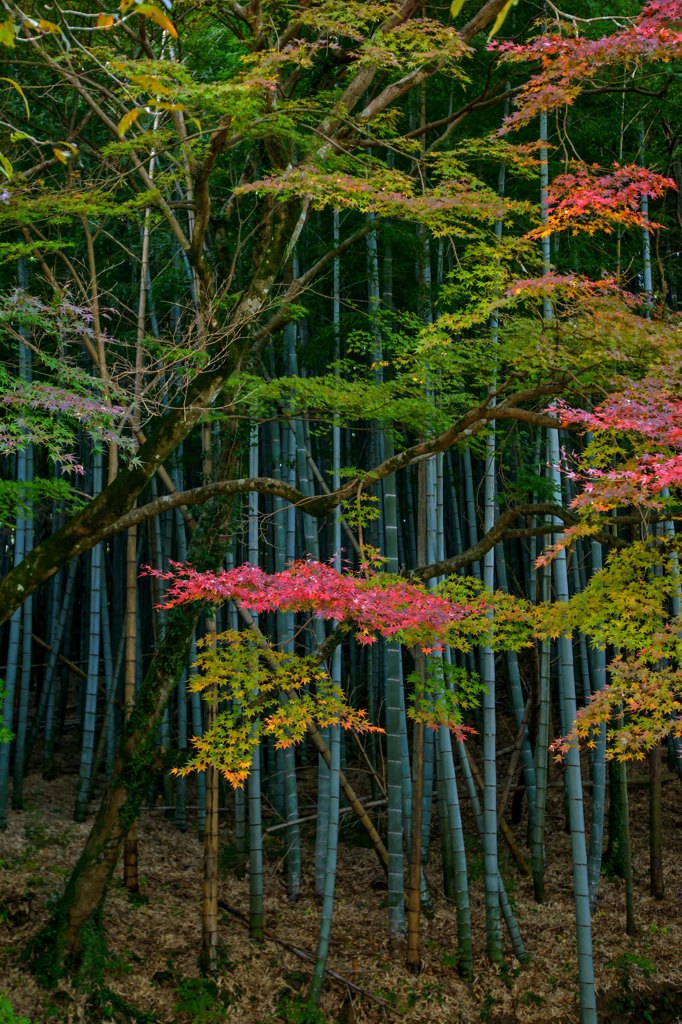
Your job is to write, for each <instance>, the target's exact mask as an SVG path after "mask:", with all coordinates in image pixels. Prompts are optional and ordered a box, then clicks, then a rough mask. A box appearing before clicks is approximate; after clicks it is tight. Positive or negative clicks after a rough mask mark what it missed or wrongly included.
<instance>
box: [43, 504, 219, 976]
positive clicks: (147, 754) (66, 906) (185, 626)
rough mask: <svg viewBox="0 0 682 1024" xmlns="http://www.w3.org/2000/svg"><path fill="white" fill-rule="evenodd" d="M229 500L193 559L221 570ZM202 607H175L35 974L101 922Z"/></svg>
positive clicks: (67, 955)
mask: <svg viewBox="0 0 682 1024" xmlns="http://www.w3.org/2000/svg"><path fill="white" fill-rule="evenodd" d="M231 518H232V503H231V502H230V503H229V504H228V503H225V502H224V501H221V500H220V499H216V500H215V501H213V502H211V503H209V504H208V505H207V506H206V507H205V509H204V510H203V512H202V515H201V518H200V520H199V525H198V528H197V531H196V533H195V534H194V537H193V538H192V543H191V545H190V551H189V557H190V560H191V561H192V564H193V565H194V566H196V567H197V568H198V569H200V570H208V569H216V568H217V567H218V566H219V565H220V562H221V561H222V557H223V555H224V552H225V549H226V546H227V540H228V531H229V525H230V520H231ZM202 610H203V605H202V603H200V602H192V603H190V604H186V605H180V606H178V607H176V608H173V609H171V611H170V612H169V614H168V618H167V622H166V631H165V634H164V638H163V643H162V644H161V645H160V646H159V649H158V650H157V652H156V654H155V656H154V659H153V661H152V663H151V665H150V667H149V670H148V671H147V674H146V676H145V678H144V681H143V684H142V687H141V689H140V692H139V695H138V699H137V702H136V705H135V708H134V709H133V711H132V714H131V716H130V719H129V722H128V725H127V728H126V731H125V733H124V736H123V740H122V743H121V747H120V750H119V753H118V756H117V760H116V766H115V769H114V775H113V778H112V780H111V783H110V784H109V787H108V789H107V791H106V794H105V796H104V799H103V800H102V804H101V806H100V808H99V811H98V812H97V816H96V818H95V821H94V823H93V826H92V829H91V831H90V835H89V836H88V839H87V841H86V844H85V847H84V849H83V852H82V853H81V856H80V858H79V860H78V863H77V864H76V866H75V867H74V869H73V871H72V872H71V876H70V878H69V879H68V881H67V883H66V887H65V889H64V893H63V895H62V897H61V899H60V900H59V902H58V904H57V906H56V907H55V910H54V911H53V913H52V916H51V918H50V920H49V921H48V923H47V925H46V926H45V928H43V930H42V931H41V932H40V933H39V934H38V936H37V938H36V939H35V940H34V942H33V944H32V954H33V959H34V964H35V967H36V973H38V974H39V975H40V976H41V977H42V978H43V980H44V981H46V982H48V983H52V982H54V981H55V980H56V978H57V977H59V975H60V974H61V973H62V972H63V970H64V967H65V964H66V963H67V962H68V961H70V960H73V959H77V957H78V953H79V947H80V937H81V934H82V932H83V929H84V928H85V927H86V926H87V925H96V923H97V922H98V920H99V913H98V912H99V910H100V908H101V906H102V903H103V900H104V898H105V895H106V891H107V886H108V884H109V882H110V880H111V877H112V874H113V871H114V869H115V867H116V863H117V861H118V858H119V855H120V852H121V849H122V846H123V843H124V841H125V839H126V836H127V835H128V833H129V832H130V829H131V827H132V826H133V824H134V823H135V821H136V819H137V816H138V814H139V812H140V808H141V806H142V803H143V800H144V798H145V796H146V794H147V793H148V792H149V780H150V776H151V775H152V774H153V772H155V771H157V770H158V766H157V764H156V735H157V729H158V726H159V722H160V720H161V717H162V715H163V712H164V710H165V707H166V705H167V703H168V700H169V698H170V696H171V694H172V692H173V690H174V688H175V687H176V686H177V682H178V679H179V678H180V675H181V674H182V672H183V670H184V668H185V666H186V662H187V656H188V651H189V648H190V643H191V640H192V635H193V633H194V630H195V628H196V624H197V621H198V619H199V616H200V615H201V612H202Z"/></svg>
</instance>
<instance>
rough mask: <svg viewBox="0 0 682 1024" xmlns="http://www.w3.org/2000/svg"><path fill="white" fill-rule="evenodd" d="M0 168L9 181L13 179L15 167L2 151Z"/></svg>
mask: <svg viewBox="0 0 682 1024" xmlns="http://www.w3.org/2000/svg"><path fill="white" fill-rule="evenodd" d="M0 170H1V171H2V173H3V174H4V175H5V177H6V178H7V180H8V181H11V180H12V175H13V174H14V168H13V167H12V164H11V163H10V161H9V160H8V159H7V157H6V156H5V154H4V153H0Z"/></svg>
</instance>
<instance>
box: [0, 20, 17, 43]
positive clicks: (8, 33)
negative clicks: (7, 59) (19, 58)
mask: <svg viewBox="0 0 682 1024" xmlns="http://www.w3.org/2000/svg"><path fill="white" fill-rule="evenodd" d="M0 46H9V47H10V49H14V21H13V20H12V18H8V19H7V21H0Z"/></svg>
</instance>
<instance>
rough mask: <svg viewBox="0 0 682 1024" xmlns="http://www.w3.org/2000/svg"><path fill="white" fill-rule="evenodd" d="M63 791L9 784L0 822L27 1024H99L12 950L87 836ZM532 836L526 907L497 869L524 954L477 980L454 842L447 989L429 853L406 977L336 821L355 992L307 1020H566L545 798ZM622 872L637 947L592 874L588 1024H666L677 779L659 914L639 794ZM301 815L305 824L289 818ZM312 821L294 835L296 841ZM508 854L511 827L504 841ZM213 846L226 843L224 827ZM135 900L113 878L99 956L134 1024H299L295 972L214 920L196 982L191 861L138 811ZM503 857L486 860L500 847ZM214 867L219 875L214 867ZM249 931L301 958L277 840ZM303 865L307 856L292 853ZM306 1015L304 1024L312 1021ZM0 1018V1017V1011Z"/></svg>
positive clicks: (556, 848) (3, 886) (477, 892)
mask: <svg viewBox="0 0 682 1024" xmlns="http://www.w3.org/2000/svg"><path fill="white" fill-rule="evenodd" d="M75 781H76V780H75V777H74V776H73V775H71V776H62V777H60V778H59V779H57V780H56V781H54V782H50V783H46V782H44V781H43V780H42V779H41V777H40V776H39V775H37V774H33V775H31V776H29V778H28V779H27V782H26V808H25V810H24V811H22V812H14V813H12V815H11V818H10V824H9V827H8V829H7V831H6V832H4V833H0V858H1V859H0V990H3V991H5V992H6V993H7V995H8V996H9V997H10V999H11V1001H12V1003H13V1005H14V1008H15V1011H16V1012H17V1013H18V1014H20V1015H24V1016H25V1017H28V1018H29V1020H30V1021H31V1024H75V1022H85V1024H106V1022H108V1021H109V1020H111V1019H113V1018H112V1017H111V1015H110V1014H108V1013H107V1012H106V1011H104V1010H101V1009H99V1010H98V1009H96V1008H95V1007H94V1006H93V1004H92V999H91V996H90V995H89V993H88V992H87V991H84V990H82V989H79V988H77V987H75V986H74V985H73V984H71V983H69V982H64V983H63V984H62V985H61V986H60V988H59V989H58V990H57V991H55V992H46V991H45V990H43V989H41V988H40V987H39V985H38V984H37V982H36V981H35V979H34V978H33V976H32V975H31V974H30V973H29V971H28V970H27V967H26V965H25V964H24V963H23V962H22V959H21V954H22V951H23V950H24V948H25V947H26V944H27V942H28V941H29V939H30V938H31V936H32V935H33V934H35V932H36V931H37V929H38V928H39V927H40V925H41V924H42V923H44V921H45V919H46V915H47V913H48V910H49V905H50V900H51V898H53V896H54V895H55V894H57V893H58V892H59V891H60V887H61V885H62V884H63V881H64V879H65V877H66V876H67V875H68V872H69V870H70V868H71V866H72V865H73V863H74V861H75V859H76V857H77V856H78V853H79V851H80V849H81V847H82V844H83V842H84V840H85V837H86V835H87V831H88V827H89V826H88V823H85V824H82V825H77V824H74V822H73V820H72V817H71V810H72V808H73V803H74V795H75ZM550 794H551V799H550V807H549V820H548V834H547V839H548V842H547V860H548V867H547V876H546V891H547V901H546V902H545V903H544V904H542V905H537V904H536V903H534V901H533V898H532V886H531V883H530V881H529V879H527V878H524V877H522V876H521V874H520V873H519V871H518V870H517V869H516V867H515V865H514V863H513V862H512V861H511V860H510V859H509V858H508V857H507V856H506V854H503V873H504V875H505V879H506V881H507V885H508V890H509V893H510V896H511V898H512V900H513V903H514V906H515V910H516V915H517V919H518V922H519V925H520V928H521V933H522V935H523V937H524V940H525V943H526V947H527V950H528V953H529V963H528V964H527V965H525V966H523V967H521V965H520V964H518V963H517V962H516V960H515V959H514V958H513V957H512V956H511V954H510V956H509V960H508V962H507V964H506V966H505V967H504V968H503V969H502V970H499V969H493V968H491V967H490V965H489V964H488V963H487V962H486V960H485V954H484V935H485V930H484V907H483V883H482V877H481V868H482V861H481V855H480V851H479V846H478V840H477V839H474V837H473V835H471V829H472V824H471V822H468V823H466V822H465V824H466V827H467V830H468V834H469V835H471V842H470V844H469V858H468V859H469V870H470V879H471V890H472V915H473V930H474V942H475V952H476V964H475V977H474V980H473V982H472V983H465V982H463V981H462V980H460V978H459V977H458V975H457V972H456V959H457V954H456V926H455V911H454V907H453V906H452V905H451V904H450V903H448V902H447V901H446V900H445V899H444V898H443V896H442V894H441V893H440V891H439V865H438V851H437V849H436V845H437V844H434V850H433V854H434V856H433V858H432V863H431V865H430V867H429V869H428V871H427V875H428V878H429V881H430V884H431V888H432V891H433V896H434V909H433V912H432V913H430V914H429V915H424V918H423V930H422V935H423V962H424V969H423V972H422V973H421V975H420V976H419V977H413V976H411V975H410V974H408V973H406V971H405V970H404V968H403V965H402V956H403V953H402V951H401V950H396V949H391V948H390V947H389V943H388V939H387V927H386V889H385V882H384V877H383V874H382V871H381V869H380V868H379V866H378V864H377V862H376V860H375V857H374V855H373V854H372V852H371V850H369V849H367V848H366V847H365V845H364V843H363V837H362V836H358V832H357V828H356V826H354V825H353V824H352V823H351V821H350V815H344V818H343V819H342V820H343V821H344V836H343V842H342V846H341V852H340V859H339V869H338V886H337V899H336V907H335V911H334V929H333V935H332V950H331V955H330V961H329V966H330V967H331V968H333V969H334V970H335V971H336V972H338V974H339V975H341V976H342V977H344V978H347V979H349V980H351V981H353V982H354V983H355V984H356V985H357V986H359V987H360V988H361V989H364V990H365V991H366V992H367V993H369V994H372V995H374V996H377V997H379V998H380V999H381V1000H382V1001H383V1003H384V1004H388V1005H382V1004H380V1003H378V1002H375V1001H373V1000H372V999H371V998H370V997H369V995H368V996H363V995H354V996H350V995H349V990H348V988H346V986H344V984H343V983H342V982H339V981H337V980H333V981H329V980H328V981H327V984H326V989H325V993H324V996H323V1001H322V1010H323V1012H324V1015H325V1016H324V1019H325V1020H327V1021H330V1022H331V1021H340V1022H341V1024H361V1022H368V1024H370V1022H372V1024H375V1022H376V1024H378V1022H387V1024H392V1022H393V1021H399V1020H401V1021H404V1022H405V1024H422V1022H423V1024H426V1022H434V1024H440V1022H443V1024H446V1022H447V1024H479V1022H481V1024H486V1022H487V1024H512V1022H516V1021H518V1022H520V1024H540V1022H542V1024H548V1022H560V1024H572V1022H575V1021H577V1020H578V1016H577V1005H576V992H577V973H576V956H575V940H574V918H573V899H572V879H571V869H570V840H569V837H568V836H567V835H566V833H565V832H564V830H563V811H562V799H561V789H560V788H559V787H556V788H552V789H551V790H550ZM630 799H631V820H632V827H633V842H634V863H635V903H636V918H637V926H638V927H637V934H636V936H634V937H631V938H630V937H627V936H626V935H625V931H624V902H625V899H624V887H623V882H622V881H621V880H620V879H613V878H608V877H603V879H602V888H601V896H600V901H599V908H598V910H597V912H596V914H595V916H594V954H595V966H596V974H597V986H598V992H599V1000H600V1007H601V1013H600V1024H610V1022H612V1021H613V1022H616V1021H617V1022H618V1024H626V1022H628V1024H629V1022H632V1024H646V1022H648V1024H675V1022H678V1024H682V957H681V954H682V919H681V917H680V897H681V895H682V891H681V887H682V856H681V854H682V800H681V799H680V788H679V783H676V782H669V783H668V784H666V785H664V809H663V815H664V818H663V820H664V834H665V837H666V840H665V881H666V896H665V899H664V900H654V899H652V898H651V897H650V896H649V888H648V810H647V801H648V797H647V789H646V787H645V786H642V787H633V788H632V790H631V794H630ZM302 813H305V812H302ZM313 829H314V824H311V825H310V826H307V825H306V826H305V827H304V837H305V838H306V841H312V838H313ZM517 832H518V838H519V840H521V839H522V838H523V836H522V830H521V826H520V827H519V829H518V830H517ZM223 838H224V839H225V842H226V843H227V844H229V839H230V836H229V833H228V830H227V827H225V835H224V837H223ZM139 843H140V871H141V882H142V892H141V894H140V897H139V898H137V899H135V900H134V901H133V900H131V899H130V898H129V897H128V896H127V895H126V893H125V890H124V888H123V886H122V883H121V881H120V873H119V874H118V875H117V881H116V883H115V884H114V886H113V888H112V891H111V893H110V895H109V898H108V900H107V903H106V910H105V931H106V939H107V943H108V949H109V954H110V957H109V960H108V962H107V970H106V984H107V986H108V987H109V988H110V989H111V990H112V991H114V992H116V993H118V994H119V995H120V996H121V997H123V999H125V1000H126V1001H127V1002H128V1003H129V1004H131V1005H133V1006H134V1007H135V1008H136V1009H137V1010H138V1011H140V1016H139V1017H138V1020H140V1021H144V1022H145V1024H228V1022H229V1024H275V1022H278V1021H286V1022H288V1024H313V1020H314V1018H311V1017H309V1016H306V1015H305V1014H304V1013H303V1012H302V1011H301V1008H300V1006H299V1005H297V1003H296V1000H297V998H298V997H300V996H302V995H304V994H305V992H306V988H307V984H308V981H309V978H310V966H309V964H308V963H306V962H305V961H304V960H302V959H300V958H299V957H297V956H296V955H295V954H294V953H293V952H292V951H291V950H290V949H287V948H285V947H284V946H282V945H280V944H278V943H277V942H275V941H272V940H271V939H269V940H268V941H266V942H265V944H264V945H263V946H260V947H259V946H256V945H254V944H252V943H250V942H249V941H248V938H247V929H246V925H245V924H244V922H243V921H242V920H241V919H240V918H239V917H238V916H235V915H234V914H233V913H231V912H230V911H225V912H224V913H223V916H222V942H223V944H224V945H223V950H222V968H221V972H220V975H219V977H217V978H216V980H215V982H207V981H206V980H203V979H201V975H200V972H199V969H198V964H197V959H198V954H199V950H200V918H199V915H200V909H201V877H202V847H201V844H200V842H199V841H198V839H197V836H196V833H195V832H194V831H188V832H186V833H182V832H179V831H178V830H177V828H176V827H175V826H174V824H173V822H172V821H169V820H167V818H166V817H165V815H164V813H163V810H162V809H150V810H147V811H146V812H145V813H144V815H143V816H142V818H141V820H140V823H139ZM503 849H504V848H503ZM227 850H228V855H226V856H225V857H223V861H227V860H229V845H228V846H227ZM266 850H267V863H266V883H265V884H266V915H267V921H266V926H267V929H268V931H269V933H270V934H271V935H273V936H276V937H277V938H278V939H281V940H283V941H284V942H285V943H289V944H291V945H293V946H296V947H300V948H302V949H305V950H308V951H314V949H315V944H316V935H317V925H318V917H319V909H320V908H319V901H318V899H317V898H316V897H315V895H314V890H313V878H312V876H311V873H310V872H311V868H310V864H311V861H312V856H309V857H307V858H305V859H304V863H307V864H308V865H309V868H308V870H307V873H306V874H305V876H304V879H303V892H302V897H301V899H300V900H299V901H298V902H297V903H293V904H292V903H290V902H289V901H288V900H287V897H286V893H285V889H284V879H283V854H284V839H283V833H282V832H279V833H274V834H271V835H270V836H269V837H268V844H267V847H266ZM309 852H310V853H311V854H312V851H311V850H310V851H309ZM223 868H224V870H223V877H222V881H221V892H220V899H221V901H222V903H223V904H227V905H229V907H231V908H234V909H235V910H237V911H241V912H243V913H246V912H247V911H248V881H247V880H246V879H245V878H237V877H235V876H234V874H233V873H232V871H231V870H230V869H229V867H227V866H226V864H225V863H224V864H223ZM320 1019H321V1018H320ZM0 1020H1V1021H3V1024H4V1020H5V1018H4V1017H3V1016H2V1013H0Z"/></svg>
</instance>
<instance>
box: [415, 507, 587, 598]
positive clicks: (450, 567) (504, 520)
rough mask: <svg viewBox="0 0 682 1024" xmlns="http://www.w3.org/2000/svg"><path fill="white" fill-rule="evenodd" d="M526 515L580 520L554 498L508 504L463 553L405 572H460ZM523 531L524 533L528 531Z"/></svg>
mask: <svg viewBox="0 0 682 1024" xmlns="http://www.w3.org/2000/svg"><path fill="white" fill-rule="evenodd" d="M524 516H554V517H556V518H557V519H562V520H563V521H564V523H569V524H571V525H572V524H573V523H576V522H577V517H576V516H575V515H574V514H573V513H572V512H569V511H568V509H565V508H563V507H562V506H561V505H555V504H553V503H551V502H541V503H539V504H529V505H517V506H516V508H508V509H506V510H505V511H504V512H502V513H501V514H500V517H499V519H498V520H497V522H496V523H495V525H494V526H493V527H492V528H491V529H490V530H488V532H487V533H485V534H484V535H483V536H482V537H481V539H480V540H479V541H478V542H477V543H476V544H472V545H471V547H469V548H467V550H466V551H462V552H461V553H460V554H459V555H453V556H452V557H451V558H443V559H442V560H441V561H440V562H431V563H430V565H422V566H420V567H419V568H418V569H412V570H411V571H409V572H407V573H405V575H406V576H407V577H408V579H411V580H420V581H421V582H426V580H432V579H434V578H435V577H436V576H450V575H452V573H454V572H457V570H458V569H462V568H464V566H465V565H471V564H472V562H478V561H480V559H482V558H483V556H484V555H485V554H486V552H487V551H490V549H491V548H494V547H495V545H496V544H499V542H500V541H502V540H504V539H505V537H507V536H508V534H509V527H510V526H511V524H512V523H514V522H516V520H517V519H521V518H522V517H524ZM547 525H548V528H549V529H550V530H552V532H554V531H556V526H555V525H553V524H547ZM542 529H543V530H544V529H545V528H544V527H543V528H542ZM519 532H521V533H522V534H523V533H524V532H525V531H519Z"/></svg>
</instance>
